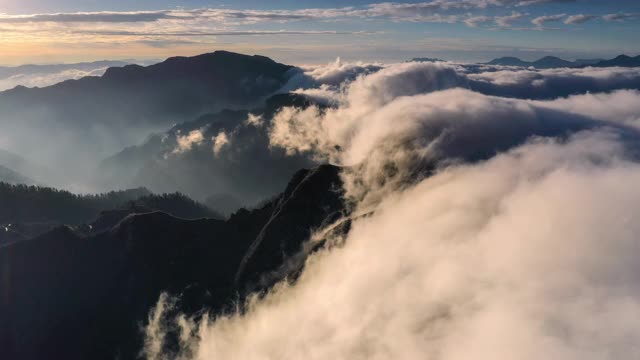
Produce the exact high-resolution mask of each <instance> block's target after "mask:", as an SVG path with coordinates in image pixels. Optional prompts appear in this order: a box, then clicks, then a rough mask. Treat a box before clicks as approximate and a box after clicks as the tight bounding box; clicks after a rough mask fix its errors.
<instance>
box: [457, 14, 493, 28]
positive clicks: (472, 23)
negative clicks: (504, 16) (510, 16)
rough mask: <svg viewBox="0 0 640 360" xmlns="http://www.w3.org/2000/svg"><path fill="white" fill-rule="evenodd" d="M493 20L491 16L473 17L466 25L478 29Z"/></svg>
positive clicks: (468, 19)
mask: <svg viewBox="0 0 640 360" xmlns="http://www.w3.org/2000/svg"><path fill="white" fill-rule="evenodd" d="M492 20H493V18H491V17H489V16H472V17H470V18H467V19H465V20H464V23H465V24H467V26H469V27H478V25H480V24H484V23H487V22H489V21H492Z"/></svg>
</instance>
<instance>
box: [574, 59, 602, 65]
mask: <svg viewBox="0 0 640 360" xmlns="http://www.w3.org/2000/svg"><path fill="white" fill-rule="evenodd" d="M604 60H605V59H576V61H574V63H576V65H586V66H589V65H595V64H597V63H599V62H600V61H604Z"/></svg>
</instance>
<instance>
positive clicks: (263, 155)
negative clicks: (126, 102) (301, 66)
mask: <svg viewBox="0 0 640 360" xmlns="http://www.w3.org/2000/svg"><path fill="white" fill-rule="evenodd" d="M308 105H310V101H309V100H308V99H307V98H305V97H303V96H300V95H295V94H281V95H275V96H272V97H270V98H269V99H267V101H266V105H265V106H264V107H261V108H258V109H254V110H251V111H247V110H237V111H235V110H225V111H222V112H219V113H215V114H207V115H203V116H201V117H199V118H197V119H196V120H194V121H190V122H185V123H182V124H179V125H176V126H174V127H173V128H172V129H170V130H169V131H167V132H166V133H164V134H158V135H155V136H152V137H150V138H149V139H148V140H147V141H146V142H145V143H144V144H142V145H140V146H135V147H129V148H127V149H125V150H123V151H122V152H120V153H118V154H116V155H114V156H112V157H110V158H107V159H105V160H104V161H103V162H102V164H101V167H100V172H99V173H98V179H96V182H99V181H100V182H102V183H104V184H105V185H104V186H107V185H108V186H116V187H119V188H129V187H137V186H146V187H148V188H149V189H150V190H151V191H153V192H167V191H176V190H177V191H180V192H183V193H185V194H187V195H189V196H190V197H192V198H194V199H196V200H199V201H205V200H206V199H207V198H209V197H210V196H212V195H216V194H225V196H227V197H232V198H234V199H235V201H234V202H236V203H239V204H241V205H249V204H254V203H256V202H258V201H260V200H262V199H264V198H266V197H269V196H271V195H273V194H275V193H277V192H278V191H280V189H282V188H283V187H284V186H285V185H286V184H287V182H288V180H289V179H290V178H291V176H292V175H293V174H294V173H295V172H296V171H297V169H300V168H304V167H310V166H313V165H314V162H312V161H311V160H310V159H308V158H306V157H304V156H300V155H296V156H287V155H286V154H285V152H284V150H282V149H276V148H271V147H270V146H269V134H268V131H269V128H270V124H271V121H272V118H273V116H274V114H275V113H276V112H277V111H279V110H280V109H281V108H282V107H283V106H296V107H306V106H308ZM250 114H251V115H252V116H253V117H254V118H259V119H260V120H259V122H258V123H253V124H251V123H248V122H247V120H248V119H249V117H250ZM192 131H199V132H200V133H201V134H202V142H201V143H198V144H194V145H193V146H192V147H190V148H188V149H184V151H179V152H176V151H175V150H176V149H177V148H178V142H177V138H178V137H179V136H186V135H188V134H190V133H191V132H192ZM221 132H222V133H224V134H225V136H226V137H227V139H228V141H229V143H228V145H227V146H225V147H222V148H221V149H220V150H219V151H218V152H217V153H216V152H214V150H213V147H214V146H213V145H214V143H215V140H214V138H215V137H216V136H218V135H219V134H220V133H221ZM225 206H226V205H224V204H222V207H221V208H224V207H225ZM230 206H231V208H227V209H226V211H227V212H228V211H230V210H235V209H237V204H236V205H234V204H231V205H230ZM215 208H216V209H218V207H215ZM223 210H224V209H223Z"/></svg>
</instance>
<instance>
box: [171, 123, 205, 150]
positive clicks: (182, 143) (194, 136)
mask: <svg viewBox="0 0 640 360" xmlns="http://www.w3.org/2000/svg"><path fill="white" fill-rule="evenodd" d="M205 131H206V129H204V128H203V129H197V130H192V131H190V132H189V133H188V134H187V135H181V134H180V133H177V134H176V143H177V146H176V148H175V149H173V152H172V153H174V154H182V153H184V152H187V151H189V150H191V149H192V148H193V147H194V146H197V145H200V144H202V142H203V141H204V139H205V138H204V132H205Z"/></svg>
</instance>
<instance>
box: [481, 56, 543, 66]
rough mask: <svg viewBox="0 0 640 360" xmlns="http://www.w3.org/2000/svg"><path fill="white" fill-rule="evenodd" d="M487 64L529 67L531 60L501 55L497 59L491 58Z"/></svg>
mask: <svg viewBox="0 0 640 360" xmlns="http://www.w3.org/2000/svg"><path fill="white" fill-rule="evenodd" d="M487 65H503V66H522V67H529V66H532V63H531V62H528V61H524V60H520V59H518V58H517V57H511V56H506V57H501V58H497V59H493V60H491V61H489V62H488V63H487Z"/></svg>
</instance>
